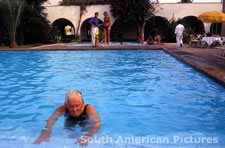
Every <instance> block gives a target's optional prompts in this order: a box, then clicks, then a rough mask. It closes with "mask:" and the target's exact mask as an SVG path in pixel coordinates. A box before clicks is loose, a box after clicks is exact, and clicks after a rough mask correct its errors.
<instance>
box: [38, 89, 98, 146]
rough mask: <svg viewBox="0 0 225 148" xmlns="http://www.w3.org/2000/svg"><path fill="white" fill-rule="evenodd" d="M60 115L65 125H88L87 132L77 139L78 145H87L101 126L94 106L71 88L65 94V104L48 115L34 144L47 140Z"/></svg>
mask: <svg viewBox="0 0 225 148" xmlns="http://www.w3.org/2000/svg"><path fill="white" fill-rule="evenodd" d="M62 115H64V116H65V125H64V126H65V127H74V126H75V125H76V124H79V125H80V126H81V127H82V128H85V127H87V126H88V127H90V129H88V133H87V134H85V135H84V136H82V137H81V138H80V139H78V140H77V142H76V143H79V144H80V146H86V145H88V141H89V140H90V139H91V138H93V135H94V134H95V133H97V132H98V130H99V128H100V127H101V122H100V117H99V115H98V113H97V111H96V110H95V108H94V107H93V106H92V105H89V104H85V103H84V100H83V98H82V93H81V92H80V91H79V90H71V91H69V92H68V93H67V94H66V99H65V104H63V105H61V106H59V107H58V108H57V109H56V110H55V112H54V113H53V114H52V115H51V116H50V118H49V119H48V120H47V124H46V126H45V128H43V130H42V132H41V135H40V136H39V137H38V138H37V139H36V141H34V144H40V143H41V142H43V141H48V140H49V138H50V136H51V132H52V127H53V125H54V124H55V122H56V120H57V119H58V118H59V117H60V116H62Z"/></svg>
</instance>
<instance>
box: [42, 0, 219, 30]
mask: <svg viewBox="0 0 225 148" xmlns="http://www.w3.org/2000/svg"><path fill="white" fill-rule="evenodd" d="M59 1H60V0H49V3H47V4H45V6H46V8H47V9H46V12H47V13H48V19H49V21H50V22H52V23H53V22H54V21H55V20H56V19H59V18H66V19H68V20H70V21H71V22H72V23H73V25H74V27H75V30H76V29H77V26H78V20H79V15H80V7H79V6H58V4H59ZM104 11H107V12H108V13H109V15H110V16H111V14H110V6H109V5H92V6H88V7H87V12H86V13H85V14H84V16H83V18H82V21H81V24H82V23H83V21H85V20H86V19H88V18H90V17H93V16H94V13H95V12H99V14H100V15H99V18H100V19H101V20H103V12H104ZM206 11H222V3H160V4H158V8H157V12H156V13H155V15H156V16H162V17H165V18H167V19H168V20H169V19H171V18H172V17H174V18H175V19H176V20H177V19H179V18H180V19H182V18H184V17H186V16H196V17H198V16H199V15H200V14H201V13H204V12H206ZM111 18H112V22H114V21H115V18H113V17H112V16H111ZM204 25H205V28H206V31H209V29H210V24H204Z"/></svg>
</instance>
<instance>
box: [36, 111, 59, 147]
mask: <svg viewBox="0 0 225 148" xmlns="http://www.w3.org/2000/svg"><path fill="white" fill-rule="evenodd" d="M59 108H60V107H59ZM59 108H58V109H59ZM58 109H57V110H55V111H54V113H53V114H52V115H51V116H50V117H49V119H48V120H47V124H46V126H45V127H44V128H43V129H42V131H41V135H40V136H39V137H38V138H37V139H36V140H35V141H34V144H40V143H42V142H43V141H49V138H50V136H51V132H52V127H53V125H54V124H55V122H56V121H57V120H58V118H59V117H60V116H61V115H62V114H63V112H60V111H58Z"/></svg>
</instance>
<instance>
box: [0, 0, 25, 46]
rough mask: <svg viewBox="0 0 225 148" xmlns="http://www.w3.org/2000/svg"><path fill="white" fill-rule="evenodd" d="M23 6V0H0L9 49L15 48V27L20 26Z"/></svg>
mask: <svg viewBox="0 0 225 148" xmlns="http://www.w3.org/2000/svg"><path fill="white" fill-rule="evenodd" d="M24 6H25V0H1V1H0V9H1V11H2V12H3V14H1V17H2V20H3V21H4V24H5V27H6V29H7V31H8V35H9V40H10V48H17V47H18V46H17V43H16V33H17V27H18V25H19V24H20V20H21V14H22V11H23V8H24Z"/></svg>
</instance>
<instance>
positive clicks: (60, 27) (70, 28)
mask: <svg viewBox="0 0 225 148" xmlns="http://www.w3.org/2000/svg"><path fill="white" fill-rule="evenodd" d="M52 25H53V28H54V30H55V32H57V34H58V35H59V36H61V41H62V42H70V41H71V40H73V39H74V38H75V27H74V25H73V23H72V22H71V21H69V20H68V19H65V18H60V19H57V20H55V21H54V22H53V23H52Z"/></svg>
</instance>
